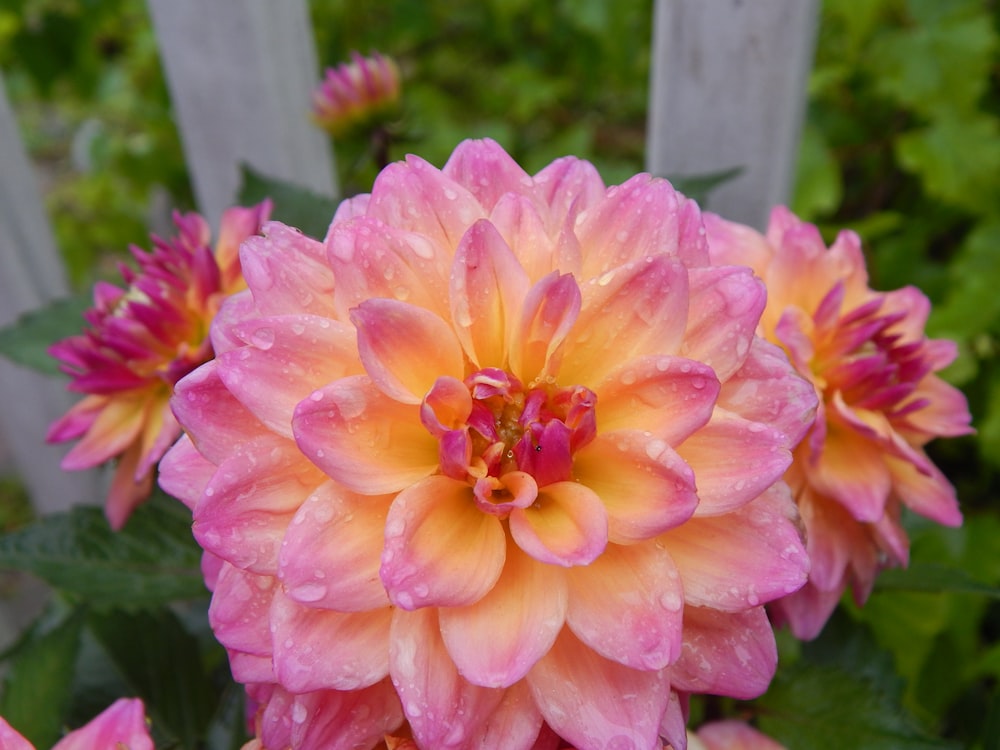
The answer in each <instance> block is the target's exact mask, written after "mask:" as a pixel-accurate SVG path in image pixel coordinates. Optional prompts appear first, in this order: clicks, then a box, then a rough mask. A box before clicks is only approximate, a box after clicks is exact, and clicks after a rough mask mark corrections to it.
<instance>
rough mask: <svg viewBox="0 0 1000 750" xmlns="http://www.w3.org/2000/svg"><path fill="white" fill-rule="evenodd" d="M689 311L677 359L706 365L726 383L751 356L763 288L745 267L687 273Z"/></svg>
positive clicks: (763, 293)
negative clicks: (751, 345)
mask: <svg viewBox="0 0 1000 750" xmlns="http://www.w3.org/2000/svg"><path fill="white" fill-rule="evenodd" d="M690 279H691V307H690V312H689V313H688V320H687V331H686V333H685V336H684V345H683V346H682V347H681V350H680V354H682V355H683V356H685V357H689V358H691V359H696V360H698V361H699V362H704V363H705V364H707V365H709V366H710V367H711V368H712V369H713V370H715V374H716V375H717V376H718V378H719V380H720V381H722V382H723V383H725V382H726V381H727V380H728V379H729V378H730V377H731V376H732V375H733V373H735V372H736V371H737V370H739V369H740V366H741V365H742V364H743V362H744V360H745V359H746V358H747V354H749V352H750V344H751V343H752V342H753V339H754V331H755V330H756V328H757V323H758V322H759V321H760V315H761V313H762V312H763V311H764V305H765V303H766V301H767V293H766V291H765V289H764V284H763V283H762V282H761V280H760V279H758V278H757V277H755V276H754V275H753V272H752V271H750V269H749V268H744V267H743V266H715V267H711V268H698V269H693V270H692V271H691V277H690Z"/></svg>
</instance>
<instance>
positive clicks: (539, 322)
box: [510, 271, 580, 383]
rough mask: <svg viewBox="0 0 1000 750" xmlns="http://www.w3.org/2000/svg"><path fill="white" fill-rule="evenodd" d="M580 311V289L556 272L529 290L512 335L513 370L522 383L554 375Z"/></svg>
mask: <svg viewBox="0 0 1000 750" xmlns="http://www.w3.org/2000/svg"><path fill="white" fill-rule="evenodd" d="M579 314H580V288H579V287H578V286H577V284H576V281H575V280H574V279H573V277H572V276H566V275H559V274H558V273H557V272H555V271H553V272H552V273H550V274H549V275H548V276H545V277H544V278H543V279H541V280H540V281H539V282H538V283H537V284H535V285H534V286H533V287H531V289H529V290H528V292H527V294H526V295H525V298H524V303H523V306H522V308H521V317H520V320H519V321H518V322H517V325H516V327H515V329H514V332H513V336H512V342H516V344H515V343H512V345H511V348H510V369H511V372H512V373H513V374H514V375H515V376H517V377H519V378H520V379H521V381H522V382H524V383H530V382H532V381H534V380H535V379H536V378H538V379H541V378H542V377H544V376H551V375H554V374H555V372H556V371H557V370H558V361H557V360H556V359H555V356H556V353H557V351H559V349H560V347H561V346H562V344H563V342H564V341H565V340H566V336H567V335H569V332H570V330H571V329H572V328H573V326H574V325H575V324H576V322H577V316H578V315H579Z"/></svg>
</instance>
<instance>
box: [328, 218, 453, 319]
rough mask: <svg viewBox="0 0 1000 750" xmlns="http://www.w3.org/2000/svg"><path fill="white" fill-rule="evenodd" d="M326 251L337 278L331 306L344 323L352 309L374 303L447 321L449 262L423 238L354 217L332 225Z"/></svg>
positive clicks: (442, 251)
mask: <svg viewBox="0 0 1000 750" xmlns="http://www.w3.org/2000/svg"><path fill="white" fill-rule="evenodd" d="M326 247H327V255H328V258H329V263H330V267H331V268H332V269H333V272H334V274H335V275H336V278H337V288H336V291H335V292H334V304H335V307H336V311H337V316H338V317H339V318H341V319H342V320H347V318H348V314H349V312H350V310H351V308H354V307H357V306H358V305H359V304H361V303H362V302H363V301H364V300H366V299H372V298H377V297H383V298H385V299H396V300H399V301H400V302H409V303H410V304H412V305H417V306H419V307H423V308H425V309H427V310H430V311H431V312H435V313H437V314H438V315H439V316H441V317H447V314H448V305H447V302H448V271H449V266H450V263H451V257H450V254H449V253H447V252H446V251H445V250H444V249H443V248H442V247H440V246H439V245H436V244H435V243H433V242H431V241H429V240H428V239H427V238H426V237H425V236H423V235H421V234H416V233H414V232H407V231H403V230H401V229H398V228H395V227H391V226H389V225H387V224H384V223H382V222H381V221H378V220H377V219H374V218H372V217H370V216H359V217H357V218H355V219H353V220H351V221H350V222H347V223H344V224H339V225H337V224H336V223H335V224H334V226H332V227H331V230H330V233H329V235H328V236H327V240H326Z"/></svg>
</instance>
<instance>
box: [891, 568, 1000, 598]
mask: <svg viewBox="0 0 1000 750" xmlns="http://www.w3.org/2000/svg"><path fill="white" fill-rule="evenodd" d="M875 586H876V588H877V589H879V590H883V591H892V590H895V591H927V592H932V593H939V592H942V591H948V592H953V593H962V594H981V595H983V596H987V597H990V598H991V599H1000V588H997V587H996V586H990V585H988V584H985V583H981V582H980V581H977V580H976V579H975V578H973V577H972V576H971V575H969V574H968V573H966V572H965V571H964V570H962V569H960V568H953V567H949V566H947V565H942V564H936V563H918V562H915V563H913V564H911V565H910V566H909V567H908V568H892V569H890V570H885V571H882V573H881V574H880V575H879V578H878V581H877V582H876V584H875Z"/></svg>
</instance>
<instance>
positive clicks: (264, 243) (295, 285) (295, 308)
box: [240, 221, 334, 318]
mask: <svg viewBox="0 0 1000 750" xmlns="http://www.w3.org/2000/svg"><path fill="white" fill-rule="evenodd" d="M262 231H263V234H264V236H263V237H250V238H248V239H246V240H245V241H244V242H243V244H242V245H241V247H240V263H241V265H242V267H243V276H244V277H245V278H246V281H247V286H249V287H250V291H251V293H252V294H253V298H254V303H255V305H256V308H257V312H258V313H259V314H260V315H281V314H282V313H309V314H312V315H319V316H322V317H327V318H332V317H334V310H333V290H334V282H333V272H332V271H331V270H330V266H329V265H327V263H326V252H325V250H324V248H323V245H322V244H321V243H319V242H317V241H316V240H313V239H310V238H309V237H306V236H305V235H304V234H302V232H300V231H299V230H298V229H294V228H293V227H288V226H285V225H284V224H281V223H279V222H276V221H271V222H268V223H267V224H265V225H264V227H263V230H262Z"/></svg>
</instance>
